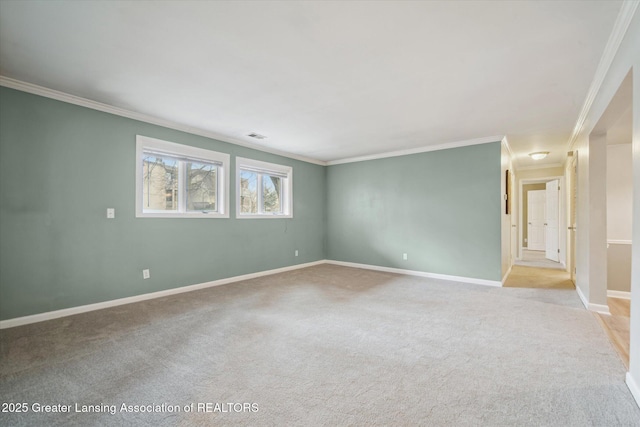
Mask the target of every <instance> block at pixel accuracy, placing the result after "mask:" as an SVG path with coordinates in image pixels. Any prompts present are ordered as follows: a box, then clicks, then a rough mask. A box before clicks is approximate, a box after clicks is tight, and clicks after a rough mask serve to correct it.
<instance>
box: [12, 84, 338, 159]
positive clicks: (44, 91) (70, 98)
mask: <svg viewBox="0 0 640 427" xmlns="http://www.w3.org/2000/svg"><path fill="white" fill-rule="evenodd" d="M0 86H4V87H8V88H10V89H16V90H19V91H22V92H27V93H31V94H34V95H39V96H43V97H45V98H51V99H55V100H57V101H62V102H66V103H69V104H74V105H79V106H81V107H86V108H90V109H92V110H97V111H102V112H104V113H109V114H114V115H116V116H121V117H126V118H128V119H133V120H138V121H141V122H145V123H150V124H152V125H158V126H162V127H166V128H169V129H174V130H179V131H181V132H186V133H190V134H192V135H198V136H203V137H205V138H211V139H215V140H217V141H222V142H226V143H229V144H234V145H240V146H242V147H246V148H251V149H253V150H258V151H262V152H265V153H270V154H276V155H278V156H282V157H287V158H290V159H294V160H300V161H303V162H307V163H313V164H316V165H320V166H326V165H327V164H326V162H324V161H322V160H317V159H313V158H311V157H306V156H300V155H298V154H293V153H288V152H285V151H280V150H276V149H271V148H268V147H263V146H260V145H256V144H251V143H248V142H245V141H242V140H239V139H235V138H232V137H228V136H225V135H221V134H218V133H215V132H211V131H207V130H204V129H200V128H195V127H192V126H187V125H184V124H181V123H178V122H174V121H171V120H166V119H161V118H159V117H154V116H151V115H148V114H143V113H138V112H135V111H130V110H126V109H124V108H119V107H114V106H111V105H108V104H103V103H101V102H97V101H92V100H90V99H86V98H82V97H79V96H75V95H70V94H68V93H64V92H60V91H57V90H53V89H49V88H46V87H43V86H38V85H35V84H32V83H27V82H23V81H20V80H16V79H12V78H10V77H5V76H1V75H0Z"/></svg>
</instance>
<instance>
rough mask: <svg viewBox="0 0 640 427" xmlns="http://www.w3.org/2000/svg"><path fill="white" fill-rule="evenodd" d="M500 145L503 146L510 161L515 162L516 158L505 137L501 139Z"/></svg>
mask: <svg viewBox="0 0 640 427" xmlns="http://www.w3.org/2000/svg"><path fill="white" fill-rule="evenodd" d="M502 143H503V144H504V146H505V148H506V149H507V152H508V153H509V156H511V160H512V161H516V157H515V156H514V155H513V150H512V149H511V144H509V140H508V139H507V135H505V136H504V137H503V138H502Z"/></svg>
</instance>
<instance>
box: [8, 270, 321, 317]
mask: <svg viewBox="0 0 640 427" xmlns="http://www.w3.org/2000/svg"><path fill="white" fill-rule="evenodd" d="M324 263H325V261H324V260H320V261H313V262H308V263H305V264H296V265H291V266H288V267H282V268H276V269H273V270H266V271H260V272H257V273H250V274H243V275H241V276H234V277H228V278H226V279H218V280H214V281H211V282H205V283H199V284H196V285H189V286H182V287H179V288H173V289H167V290H164V291H158V292H151V293H148V294H142V295H135V296H132V297H127V298H119V299H115V300H111V301H104V302H98V303H95V304H88V305H81V306H78V307H71V308H65V309H62V310H56V311H48V312H46V313H38V314H33V315H30V316H24V317H16V318H13V319H8V320H0V329H7V328H13V327H16V326H22V325H28V324H30V323H37V322H43V321H45V320H52V319H58V318H60V317H66V316H73V315H74V314H80V313H86V312H89V311H95V310H102V309H103V308H109V307H117V306H119V305H125V304H131V303H134V302H140V301H146V300H149V299H154V298H162V297H166V296H169V295H176V294H182V293H185V292H191V291H197V290H199V289H206V288H211V287H214V286H220V285H226V284H228V283H234V282H240V281H243V280H250V279H255V278H257V277H263V276H270V275H272V274H278V273H284V272H286V271H291V270H298V269H301V268H306V267H313V266H314V265H319V264H324Z"/></svg>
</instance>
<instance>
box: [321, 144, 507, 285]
mask: <svg viewBox="0 0 640 427" xmlns="http://www.w3.org/2000/svg"><path fill="white" fill-rule="evenodd" d="M500 179H501V177H500V143H499V142H495V143H490V144H483V145H474V146H469V147H462V148H455V149H449V150H440V151H432V152H427V153H420V154H412V155H407V156H400V157H391V158H385V159H379V160H370V161H364V162H357V163H348V164H342V165H335V166H330V167H328V171H327V224H328V229H327V232H328V238H327V256H328V258H329V259H332V260H338V261H347V262H356V263H363V264H372V265H378V266H385V267H394V268H403V269H409V270H418V271H424V272H429V273H439V274H448V275H454V276H464V277H471V278H477V279H487V280H501V274H500V273H501V249H500V240H501V235H500V232H501V231H500V212H501V194H500ZM405 252H406V253H407V254H408V260H407V261H403V259H402V254H403V253H405Z"/></svg>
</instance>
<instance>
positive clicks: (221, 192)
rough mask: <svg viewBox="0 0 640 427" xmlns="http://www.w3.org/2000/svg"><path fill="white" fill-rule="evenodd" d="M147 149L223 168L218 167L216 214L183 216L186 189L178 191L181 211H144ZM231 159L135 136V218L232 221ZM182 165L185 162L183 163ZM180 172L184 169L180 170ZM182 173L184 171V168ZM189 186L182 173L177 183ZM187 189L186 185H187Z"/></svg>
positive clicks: (215, 153)
mask: <svg viewBox="0 0 640 427" xmlns="http://www.w3.org/2000/svg"><path fill="white" fill-rule="evenodd" d="M145 149H149V150H158V151H161V152H163V153H166V154H167V155H176V156H186V157H193V158H196V159H201V160H202V161H210V162H214V163H219V164H221V165H220V166H219V173H218V177H217V179H218V182H217V187H218V190H217V193H218V194H217V196H216V197H217V202H216V205H217V212H208V213H206V212H184V210H185V209H186V208H185V206H186V199H185V197H186V195H185V194H184V191H183V190H184V188H183V187H181V188H180V189H179V190H180V192H179V195H178V199H179V200H180V202H179V203H178V205H179V206H182V208H179V210H180V211H179V212H178V211H169V212H160V211H153V212H148V211H146V212H145V211H144V208H143V204H144V203H143V202H144V196H143V192H144V190H143V186H144V180H143V177H142V175H143V165H142V163H143V157H144V154H143V153H144V151H145ZM230 159H231V156H229V154H226V153H220V152H217V151H212V150H206V149H203V148H198V147H193V146H191V145H184V144H177V143H175V142H169V141H163V140H161V139H156V138H149V137H148V136H143V135H136V178H135V183H136V191H135V193H136V218H229V181H230V180H229V176H230V174H229V170H230V169H231V164H230V163H231V161H230ZM180 163H181V164H182V162H180ZM179 168H182V166H180V167H179ZM182 169H183V168H182ZM185 182H186V172H185V171H184V169H183V173H182V176H180V178H179V179H178V183H183V184H184V183H185ZM185 187H186V184H185Z"/></svg>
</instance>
